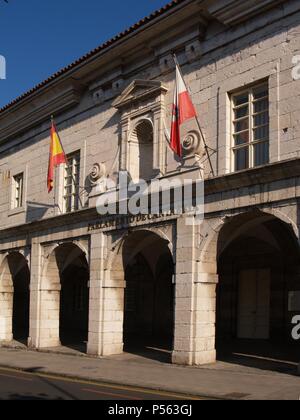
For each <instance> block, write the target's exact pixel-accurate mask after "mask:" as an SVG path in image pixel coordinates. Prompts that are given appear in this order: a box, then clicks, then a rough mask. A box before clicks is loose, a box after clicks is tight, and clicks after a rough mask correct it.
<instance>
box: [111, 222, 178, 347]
mask: <svg viewBox="0 0 300 420" xmlns="http://www.w3.org/2000/svg"><path fill="white" fill-rule="evenodd" d="M154 230H155V231H154ZM171 248H172V247H170V239H169V238H168V236H167V234H166V233H164V232H163V231H162V230H157V229H153V230H152V229H151V230H150V229H133V230H132V231H126V232H124V234H123V235H122V237H121V238H118V239H117V240H116V241H115V242H114V244H113V247H112V248H111V253H110V256H109V258H108V260H107V262H106V264H105V276H104V278H105V282H104V284H105V288H104V297H103V306H104V318H105V319H117V320H118V325H115V328H116V329H117V331H115V332H114V333H115V334H114V342H113V343H111V342H106V343H104V346H103V354H104V355H107V354H118V353H121V352H122V351H123V332H124V331H123V323H124V321H126V319H125V320H124V314H125V312H126V301H125V298H126V294H125V288H126V270H127V267H128V266H129V264H130V263H133V264H135V262H136V260H138V261H139V262H140V264H142V265H143V266H144V267H145V273H146V271H147V273H148V275H149V276H152V277H155V276H156V275H157V273H159V274H161V273H162V271H163V270H162V268H161V265H162V264H163V262H164V261H163V260H162V259H161V257H162V255H167V256H170V259H169V260H167V261H168V263H169V264H170V267H171V269H170V270H171V271H172V275H173V274H174V256H173V255H172V253H171ZM150 249H151V255H150ZM139 256H142V257H141V258H140V257H139ZM145 261H146V262H147V263H146V262H145ZM158 265H159V270H157V266H158ZM146 266H147V267H148V268H147V269H146ZM145 275H146V274H145ZM169 280H170V284H171V288H172V287H173V284H172V276H171V277H170V279H169ZM170 300H171V299H170ZM127 302H128V301H127ZM125 344H126V340H125Z"/></svg>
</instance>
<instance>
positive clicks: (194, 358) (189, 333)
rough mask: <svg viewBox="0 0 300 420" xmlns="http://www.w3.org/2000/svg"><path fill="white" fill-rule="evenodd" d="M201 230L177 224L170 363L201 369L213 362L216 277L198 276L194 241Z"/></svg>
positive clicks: (214, 355) (199, 227) (201, 274)
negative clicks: (172, 334) (172, 347)
mask: <svg viewBox="0 0 300 420" xmlns="http://www.w3.org/2000/svg"><path fill="white" fill-rule="evenodd" d="M199 229H201V226H196V225H193V226H187V224H186V220H185V218H184V217H182V218H180V219H179V220H178V224H177V249H176V260H177V265H176V294H175V296H176V303H175V340H174V352H173V363H176V364H185V365H201V364H207V363H213V362H215V360H216V351H215V308H216V282H217V277H216V275H210V274H209V273H199V272H198V269H199V266H198V262H197V258H198V255H197V246H196V245H197V238H198V235H199Z"/></svg>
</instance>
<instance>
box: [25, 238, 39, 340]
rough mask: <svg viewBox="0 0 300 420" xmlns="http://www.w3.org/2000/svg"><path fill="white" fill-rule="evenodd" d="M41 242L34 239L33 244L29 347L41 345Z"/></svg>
mask: <svg viewBox="0 0 300 420" xmlns="http://www.w3.org/2000/svg"><path fill="white" fill-rule="evenodd" d="M40 254H41V250H40V244H39V243H38V242H37V241H36V240H35V239H33V240H32V244H31V256H30V261H31V266H30V314H29V337H28V347H31V348H38V347H39V322H40V302H39V287H40V275H41V274H40V273H41V255H40Z"/></svg>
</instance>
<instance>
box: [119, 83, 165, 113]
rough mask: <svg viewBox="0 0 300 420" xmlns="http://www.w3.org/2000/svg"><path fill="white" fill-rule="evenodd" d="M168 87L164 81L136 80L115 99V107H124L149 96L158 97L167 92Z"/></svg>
mask: <svg viewBox="0 0 300 420" xmlns="http://www.w3.org/2000/svg"><path fill="white" fill-rule="evenodd" d="M167 91H168V89H167V88H166V87H165V86H164V85H163V83H162V82H159V81H153V80H134V81H133V82H132V83H130V85H129V86H128V87H127V88H126V89H125V90H124V91H123V93H122V94H121V95H120V96H119V97H118V98H117V99H116V100H115V101H114V103H113V106H114V107H115V108H118V109H119V108H123V107H127V106H128V105H131V104H132V103H134V102H139V101H142V100H144V99H147V98H149V97H151V96H152V97H157V96H159V95H161V94H162V93H166V92H167Z"/></svg>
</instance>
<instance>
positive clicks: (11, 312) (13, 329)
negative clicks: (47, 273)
mask: <svg viewBox="0 0 300 420" xmlns="http://www.w3.org/2000/svg"><path fill="white" fill-rule="evenodd" d="M1 260H2V261H1V265H0V341H12V340H13V339H14V338H15V339H21V340H24V342H25V343H26V344H27V339H28V336H29V286H30V270H29V266H28V261H27V259H26V258H25V256H24V255H23V253H22V252H20V251H12V252H7V253H6V254H4V255H3V256H2V258H1Z"/></svg>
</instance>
